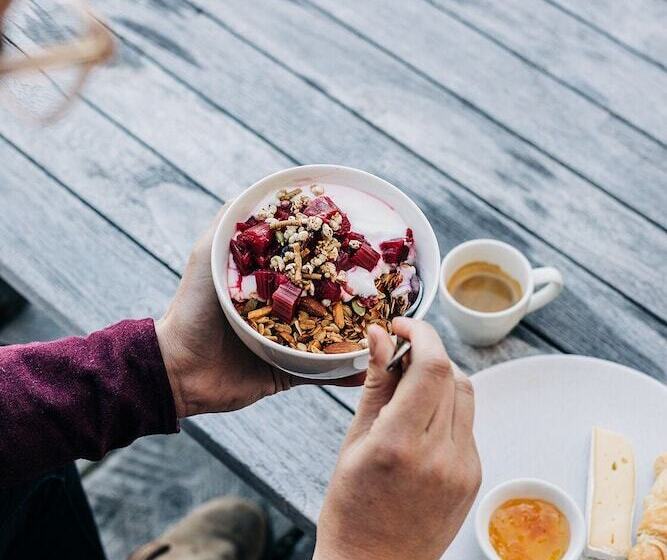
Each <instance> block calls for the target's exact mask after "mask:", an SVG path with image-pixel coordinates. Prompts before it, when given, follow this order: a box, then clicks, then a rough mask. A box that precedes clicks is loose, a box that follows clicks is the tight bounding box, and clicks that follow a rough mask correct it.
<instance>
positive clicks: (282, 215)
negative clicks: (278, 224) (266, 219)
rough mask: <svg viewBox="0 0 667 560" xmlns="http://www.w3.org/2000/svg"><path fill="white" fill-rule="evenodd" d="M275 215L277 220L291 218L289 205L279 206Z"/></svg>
mask: <svg viewBox="0 0 667 560" xmlns="http://www.w3.org/2000/svg"><path fill="white" fill-rule="evenodd" d="M288 206H289V205H288ZM273 217H274V218H275V219H276V220H287V219H288V218H289V207H288V208H284V207H283V206H279V207H278V209H277V210H276V213H275V214H274V215H273Z"/></svg>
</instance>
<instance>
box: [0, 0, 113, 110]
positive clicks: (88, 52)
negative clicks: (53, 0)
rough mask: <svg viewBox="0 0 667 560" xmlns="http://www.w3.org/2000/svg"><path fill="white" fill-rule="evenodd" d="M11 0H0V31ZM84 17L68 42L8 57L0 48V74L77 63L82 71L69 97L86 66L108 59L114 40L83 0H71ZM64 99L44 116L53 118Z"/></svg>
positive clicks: (78, 85) (86, 71)
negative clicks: (82, 26)
mask: <svg viewBox="0 0 667 560" xmlns="http://www.w3.org/2000/svg"><path fill="white" fill-rule="evenodd" d="M11 1H12V0H0V33H1V32H2V24H3V18H4V17H5V15H6V13H7V10H8V8H9V5H10V4H11ZM71 3H72V4H73V5H74V6H76V7H77V8H78V9H79V10H80V12H81V14H82V17H83V18H84V20H85V24H86V30H85V32H84V34H83V35H82V36H81V37H79V38H77V39H75V40H73V41H70V42H68V43H64V44H61V45H55V46H52V47H48V48H45V49H42V50H41V51H38V52H35V53H31V54H30V55H29V56H21V57H8V56H4V55H3V53H2V50H1V49H0V77H2V75H3V74H10V73H22V72H35V71H42V70H48V69H58V68H64V67H69V66H81V67H82V72H81V74H80V76H79V78H78V79H77V81H76V83H75V84H74V88H73V91H71V92H70V97H69V99H70V100H71V98H73V97H74V96H75V95H76V94H77V93H78V92H79V91H80V90H81V87H82V86H83V83H84V82H85V80H86V78H87V76H88V74H89V72H90V70H92V68H93V67H95V66H97V65H99V64H102V63H104V62H106V61H107V60H109V59H110V58H111V56H112V55H113V53H114V41H113V37H112V35H111V32H110V31H109V30H108V29H107V28H106V27H105V26H104V24H103V23H102V22H101V21H100V20H99V19H97V17H95V15H94V14H93V13H92V11H91V10H90V9H89V8H88V6H87V5H86V4H85V3H84V2H83V0H71ZM1 46H2V43H1V42H0V47H1ZM67 104H68V103H67V102H66V103H65V104H63V106H62V107H61V108H59V109H58V111H56V112H55V113H52V114H51V115H49V116H48V117H47V118H46V120H52V119H53V118H56V117H57V116H59V115H60V114H62V112H63V111H64V109H65V108H66V106H67Z"/></svg>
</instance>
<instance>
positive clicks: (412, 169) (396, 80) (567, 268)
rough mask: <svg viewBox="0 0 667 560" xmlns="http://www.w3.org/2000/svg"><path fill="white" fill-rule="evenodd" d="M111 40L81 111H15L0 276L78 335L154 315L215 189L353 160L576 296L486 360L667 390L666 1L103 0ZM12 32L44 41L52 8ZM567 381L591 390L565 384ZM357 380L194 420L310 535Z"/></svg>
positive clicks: (443, 220)
mask: <svg viewBox="0 0 667 560" xmlns="http://www.w3.org/2000/svg"><path fill="white" fill-rule="evenodd" d="M95 5H96V8H97V10H99V13H100V14H101V15H103V16H104V17H105V18H106V20H107V21H108V23H109V25H110V27H111V29H112V30H113V32H114V33H115V35H116V38H117V40H118V46H119V52H118V56H117V59H116V60H115V61H114V63H113V64H111V65H110V66H108V67H106V68H104V69H103V70H101V71H98V72H97V73H96V74H95V75H94V78H93V80H92V83H90V85H89V87H88V88H87V89H86V90H85V92H84V94H83V95H82V97H81V100H80V102H79V103H78V104H77V105H76V107H75V108H74V110H73V111H72V112H71V113H70V114H68V115H67V117H66V118H65V119H64V120H62V121H60V122H58V123H57V124H55V125H54V126H51V127H49V128H47V129H39V128H33V127H30V126H26V125H25V124H23V123H21V122H20V121H17V120H16V119H14V118H13V117H12V116H11V115H10V114H9V113H7V112H4V110H3V112H2V113H0V197H1V198H0V240H1V241H2V243H1V250H0V276H2V277H4V278H5V279H7V280H8V281H9V282H10V283H12V284H13V285H14V286H15V287H16V288H17V289H18V290H20V291H21V292H22V293H23V294H25V295H26V296H27V297H28V298H29V299H31V300H33V301H35V302H37V303H38V304H40V305H42V306H44V307H46V308H47V309H49V310H50V311H51V312H53V313H54V314H56V316H57V317H58V319H59V321H60V322H62V323H63V324H64V325H65V326H66V327H67V328H68V329H70V330H71V331H76V332H84V331H89V330H92V329H96V328H98V327H101V326H103V325H104V324H106V323H110V322H112V321H116V320H119V319H121V318H124V317H140V316H147V315H151V316H159V315H160V313H161V312H162V311H163V310H164V308H165V306H166V305H167V302H168V301H169V299H170V296H171V295H172V294H173V292H174V289H175V288H176V285H177V283H178V279H179V274H180V272H181V271H182V269H183V266H184V263H185V260H186V258H187V255H188V252H189V248H190V246H191V244H192V242H193V240H194V239H195V238H196V236H197V235H198V234H199V232H200V231H201V230H202V229H203V228H204V227H205V226H206V224H207V222H208V221H209V220H210V219H211V218H212V216H213V215H214V214H215V212H216V210H217V209H218V208H219V206H220V204H221V203H222V202H223V201H224V200H225V199H227V198H229V197H232V196H234V194H235V193H238V192H240V191H241V190H242V189H243V188H244V187H246V186H248V185H249V184H251V183H253V182H254V181H255V180H257V179H259V178H260V177H262V176H263V175H265V174H267V173H269V172H272V171H275V170H277V169H280V168H283V167H287V166H292V165H296V164H299V163H321V162H327V163H341V164H345V165H351V166H355V167H360V168H362V169H366V170H369V171H371V172H373V173H376V174H378V175H380V176H382V177H384V178H386V179H388V180H389V181H391V182H393V183H395V184H396V185H399V186H400V187H401V188H402V189H404V190H405V191H406V192H407V193H409V195H410V196H411V197H412V198H413V199H414V200H415V201H416V202H417V203H418V204H419V205H420V206H421V208H422V209H423V210H424V212H425V213H426V215H427V216H428V217H429V219H430V220H431V223H432V224H433V227H434V229H435V230H436V233H437V235H438V239H439V242H440V247H441V250H442V251H443V253H444V252H446V251H447V250H449V249H450V248H451V247H453V246H454V245H455V244H457V243H460V242H461V241H464V240H466V239H471V238H476V237H495V238H499V239H502V240H505V241H507V242H509V243H512V244H514V245H516V246H517V247H519V248H520V249H521V250H523V251H525V252H526V254H527V255H528V256H529V258H530V259H531V260H532V262H533V263H534V264H536V265H554V266H556V267H558V268H559V269H560V270H561V271H562V272H563V274H564V276H565V280H566V289H565V291H564V292H563V294H562V295H561V297H560V298H559V299H558V300H557V301H556V302H555V303H553V304H551V305H549V306H547V307H546V308H544V309H543V310H541V311H539V312H537V313H535V314H533V315H531V316H529V317H528V318H527V319H526V320H525V321H524V322H523V323H522V324H521V326H519V327H518V328H517V329H516V331H515V332H514V333H513V334H512V336H510V337H509V338H508V339H507V340H505V341H504V342H503V343H501V344H499V345H498V346H496V347H494V348H491V349H487V350H474V349H471V348H468V347H465V346H463V345H462V344H460V343H459V342H458V341H457V339H456V337H455V336H454V334H453V332H452V330H451V328H450V326H449V325H448V324H447V322H446V320H445V319H444V318H443V317H442V316H441V312H440V309H439V308H438V307H437V306H435V307H434V309H433V310H432V312H431V314H430V319H431V320H432V321H433V322H434V323H435V324H436V325H437V326H438V328H439V330H440V332H441V334H442V336H443V337H444V339H445V340H446V342H447V346H448V348H449V351H450V353H451V355H452V357H453V358H454V359H455V360H457V361H458V362H459V363H460V364H461V365H462V366H463V367H464V368H466V369H468V370H469V371H475V370H478V369H480V368H483V367H485V366H488V365H490V364H493V363H496V362H499V361H502V360H507V359H510V358H516V357H521V356H526V355H531V354H538V353H549V352H567V353H577V354H587V355H592V356H598V357H601V358H607V359H610V360H615V361H617V362H621V363H623V364H628V365H630V366H633V367H635V368H638V369H640V370H642V371H644V372H646V373H647V374H649V375H652V376H654V377H656V378H658V379H661V380H663V381H665V379H666V377H665V375H666V374H665V366H666V365H667V345H666V343H665V334H666V332H667V329H666V327H665V324H666V323H665V319H666V318H667V292H666V288H665V283H666V280H665V279H666V277H667V235H666V233H665V231H666V229H665V228H666V226H667V149H666V142H667V34H666V33H665V29H666V28H667V4H665V3H664V1H663V0H635V1H634V2H632V3H623V5H622V6H621V5H620V4H619V3H616V2H615V1H614V0H595V1H589V2H585V3H582V2H577V1H576V0H548V1H542V0H507V1H505V2H501V3H496V2H491V1H474V2H472V1H471V2H460V1H457V0H433V1H432V2H426V1H422V0H415V1H412V2H391V3H389V2H382V1H381V0H365V1H364V2H355V1H353V0H309V1H307V0H302V1H299V2H287V1H280V2H276V1H272V0H255V1H253V2H246V1H244V0H226V1H220V0H194V1H187V0H96V2H95ZM14 23H16V24H17V26H12V27H11V29H10V31H9V32H10V34H11V36H12V38H13V40H14V41H15V42H16V43H17V44H18V45H29V44H30V43H31V42H32V41H33V40H35V39H36V38H37V37H40V34H43V33H45V32H46V33H48V32H51V31H52V30H50V29H49V25H50V24H49V22H48V21H47V20H45V19H44V18H40V15H39V13H38V12H35V14H34V17H31V18H29V19H26V20H25V21H19V22H14ZM573 390H575V388H573ZM357 396H358V393H357V392H356V391H354V390H353V391H349V390H348V391H343V390H334V389H318V388H301V389H297V390H294V391H292V392H290V393H287V394H282V395H280V396H278V397H275V398H272V399H268V400H266V401H265V402H262V403H260V404H258V405H256V406H253V407H251V408H249V409H247V410H243V411H240V412H237V413H233V414H225V415H209V416H202V417H198V418H194V419H192V420H190V421H188V422H186V423H184V427H185V429H186V430H188V432H190V433H191V434H192V435H193V436H194V437H195V438H196V439H197V440H198V441H200V442H201V443H202V444H203V445H204V446H205V447H206V448H208V449H209V450H210V452H211V453H213V454H214V455H216V456H217V457H219V458H220V459H221V460H222V461H224V462H225V463H227V464H228V465H230V466H231V467H232V468H233V469H234V470H235V471H237V472H238V473H240V474H241V475H242V476H243V477H244V478H245V479H246V480H249V481H250V482H251V483H252V484H254V485H255V486H256V487H258V488H259V489H260V490H261V491H263V492H265V493H266V494H267V495H269V496H270V497H271V498H272V499H274V500H275V502H276V503H277V504H279V506H280V507H281V508H282V509H283V510H284V511H286V512H287V513H288V514H289V515H291V516H292V517H293V518H294V519H295V520H296V521H297V522H298V523H300V524H301V526H303V527H305V528H306V529H312V528H313V526H314V523H315V520H316V518H317V514H318V510H319V507H320V504H321V502H322V497H323V493H324V490H325V487H326V485H327V481H328V479H329V476H330V474H331V471H332V468H333V466H334V462H335V458H336V453H337V449H338V446H339V444H340V441H341V438H342V436H343V434H344V432H345V430H346V428H347V425H348V423H349V421H350V418H351V416H352V412H353V410H354V406H355V403H356V399H357Z"/></svg>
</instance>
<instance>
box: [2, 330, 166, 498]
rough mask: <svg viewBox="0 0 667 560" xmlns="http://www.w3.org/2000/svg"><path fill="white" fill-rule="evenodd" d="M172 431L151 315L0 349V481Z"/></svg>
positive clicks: (17, 478) (24, 476)
mask: <svg viewBox="0 0 667 560" xmlns="http://www.w3.org/2000/svg"><path fill="white" fill-rule="evenodd" d="M177 429H178V423H177V420H176V413H175V410H174V402H173V398H172V395H171V389H170V386H169V381H168V379H167V374H166V371H165V368H164V364H163V361H162V356H161V353H160V348H159V346H158V342H157V338H156V335H155V329H154V326H153V322H152V320H151V319H144V320H141V321H123V322H121V323H118V324H116V325H112V326H111V327H108V328H106V329H103V330H101V331H98V332H95V333H93V334H91V335H89V336H87V337H85V338H83V337H72V338H66V339H62V340H58V341H55V342H49V343H36V344H28V345H21V346H8V347H4V348H0V433H1V434H2V438H0V486H2V485H5V486H7V485H11V484H13V483H15V482H18V481H20V480H25V479H28V478H30V477H33V476H35V475H36V474H39V473H41V472H44V471H46V470H48V469H50V468H53V467H55V466H58V465H62V464H64V463H67V462H69V461H71V460H73V459H76V458H81V457H83V458H88V459H99V458H100V457H102V456H103V455H104V454H105V453H107V452H108V451H110V450H111V449H114V448H117V447H123V446H125V445H127V444H129V443H130V442H131V441H133V440H134V439H136V438H137V437H140V436H142V435H147V434H153V433H169V432H174V431H176V430H177Z"/></svg>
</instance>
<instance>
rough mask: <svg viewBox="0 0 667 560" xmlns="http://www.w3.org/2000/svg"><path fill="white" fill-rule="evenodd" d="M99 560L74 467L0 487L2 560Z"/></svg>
mask: <svg viewBox="0 0 667 560" xmlns="http://www.w3.org/2000/svg"><path fill="white" fill-rule="evenodd" d="M33 558H35V559H52V558H53V559H60V558H63V559H66V560H78V559H81V560H103V559H104V552H103V550H102V544H101V542H100V538H99V535H98V533H97V527H96V526H95V520H94V519H93V515H92V512H91V510H90V506H89V505H88V500H87V499H86V495H85V494H84V491H83V488H82V486H81V479H80V478H79V473H78V471H77V469H76V467H75V466H74V464H73V463H72V464H70V465H67V466H66V467H62V468H60V469H56V470H54V471H51V472H49V473H47V474H45V475H43V476H41V477H39V478H37V479H35V480H31V481H29V482H25V483H23V484H20V485H18V486H14V487H12V488H9V489H7V488H0V560H14V559H17V560H19V559H20V560H30V559H33Z"/></svg>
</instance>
